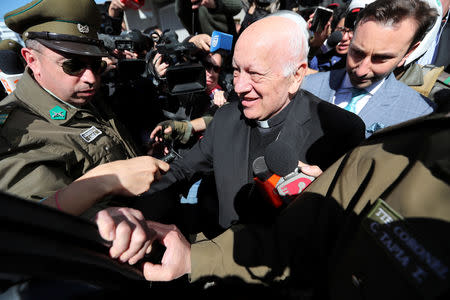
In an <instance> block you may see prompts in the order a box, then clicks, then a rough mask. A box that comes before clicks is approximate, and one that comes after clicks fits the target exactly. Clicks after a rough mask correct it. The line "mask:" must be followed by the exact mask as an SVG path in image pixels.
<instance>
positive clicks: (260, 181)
mask: <svg viewBox="0 0 450 300" xmlns="http://www.w3.org/2000/svg"><path fill="white" fill-rule="evenodd" d="M252 167H253V173H254V174H255V177H254V178H253V180H254V181H255V183H256V187H257V189H258V190H259V191H260V192H261V195H262V196H263V197H264V198H265V199H266V200H267V201H268V202H269V203H271V204H272V205H273V206H275V207H280V206H281V205H282V204H283V201H282V200H281V198H280V196H279V195H278V192H277V191H276V189H275V187H276V185H277V183H278V181H279V180H280V176H278V175H276V174H273V172H271V171H270V170H269V168H268V167H267V165H266V162H265V159H264V156H260V157H258V158H256V159H255V160H254V161H253V164H252Z"/></svg>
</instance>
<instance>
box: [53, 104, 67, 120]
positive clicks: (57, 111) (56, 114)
mask: <svg viewBox="0 0 450 300" xmlns="http://www.w3.org/2000/svg"><path fill="white" fill-rule="evenodd" d="M49 113H50V118H51V119H52V120H65V119H66V114H67V111H66V110H65V109H63V108H61V107H60V106H58V105H56V106H55V107H53V108H52V109H51V110H50V111H49Z"/></svg>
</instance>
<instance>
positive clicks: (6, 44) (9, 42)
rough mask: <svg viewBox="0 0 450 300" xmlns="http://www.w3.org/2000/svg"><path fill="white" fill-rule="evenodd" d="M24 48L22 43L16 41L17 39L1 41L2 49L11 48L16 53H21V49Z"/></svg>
mask: <svg viewBox="0 0 450 300" xmlns="http://www.w3.org/2000/svg"><path fill="white" fill-rule="evenodd" d="M21 49H22V45H21V44H19V43H18V42H16V41H15V40H11V39H6V40H2V41H0V50H11V51H14V52H15V53H17V54H19V55H21V54H20V50H21Z"/></svg>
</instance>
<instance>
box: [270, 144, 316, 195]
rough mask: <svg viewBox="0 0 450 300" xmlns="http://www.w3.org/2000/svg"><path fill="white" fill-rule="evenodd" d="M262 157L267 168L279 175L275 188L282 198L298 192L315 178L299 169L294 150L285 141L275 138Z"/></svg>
mask: <svg viewBox="0 0 450 300" xmlns="http://www.w3.org/2000/svg"><path fill="white" fill-rule="evenodd" d="M264 157H265V162H266V164H267V167H268V169H269V170H270V171H271V172H273V173H275V174H276V175H278V176H280V180H279V181H278V182H277V184H276V185H275V190H276V191H277V193H278V195H279V196H281V197H282V198H284V197H289V196H295V195H298V194H300V193H301V192H303V190H304V189H305V188H306V187H307V186H308V185H309V184H310V183H311V182H312V181H313V180H314V179H315V178H314V177H313V176H309V175H306V174H304V173H302V172H300V171H299V169H298V159H297V156H296V155H295V151H294V149H293V148H292V147H291V146H290V145H289V144H287V143H286V142H283V141H280V140H277V141H275V142H273V143H271V144H270V145H269V146H267V148H266V151H265V153H264Z"/></svg>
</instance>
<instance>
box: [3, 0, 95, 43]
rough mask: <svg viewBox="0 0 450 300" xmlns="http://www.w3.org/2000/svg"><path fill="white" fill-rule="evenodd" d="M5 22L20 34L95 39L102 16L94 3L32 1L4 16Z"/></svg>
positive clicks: (90, 1) (53, 0)
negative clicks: (56, 34)
mask: <svg viewBox="0 0 450 300" xmlns="http://www.w3.org/2000/svg"><path fill="white" fill-rule="evenodd" d="M4 20H5V23H6V25H7V26H8V27H9V28H10V29H11V30H13V31H15V32H17V33H19V34H24V33H26V32H28V31H32V32H44V31H46V32H53V33H59V34H68V35H74V36H79V37H85V38H92V39H97V32H98V31H99V28H100V23H101V16H100V13H99V11H98V9H97V6H96V4H95V2H94V1H93V0H34V1H32V2H30V3H28V4H26V5H24V6H22V7H19V8H17V9H15V10H13V11H11V12H9V13H7V14H5V16H4ZM81 26H88V27H87V28H86V29H87V30H80V27H81ZM24 39H26V35H24Z"/></svg>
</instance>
